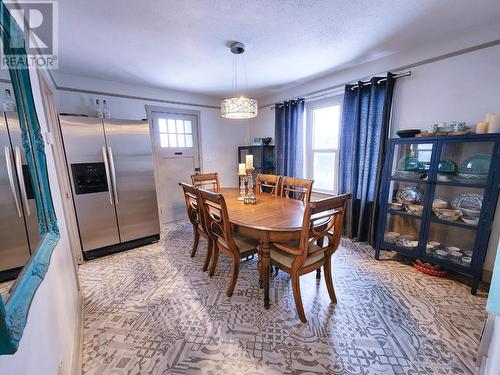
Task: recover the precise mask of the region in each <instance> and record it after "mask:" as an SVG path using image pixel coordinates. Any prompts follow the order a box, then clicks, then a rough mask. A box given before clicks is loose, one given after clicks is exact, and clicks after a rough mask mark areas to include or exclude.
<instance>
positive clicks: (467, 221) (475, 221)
mask: <svg viewBox="0 0 500 375" xmlns="http://www.w3.org/2000/svg"><path fill="white" fill-rule="evenodd" d="M462 221H463V222H464V223H465V224H469V225H478V224H479V218H475V219H469V218H467V217H464V216H462Z"/></svg>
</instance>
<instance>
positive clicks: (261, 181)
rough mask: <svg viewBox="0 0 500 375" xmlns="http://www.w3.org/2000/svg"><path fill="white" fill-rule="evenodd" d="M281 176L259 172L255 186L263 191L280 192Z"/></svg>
mask: <svg viewBox="0 0 500 375" xmlns="http://www.w3.org/2000/svg"><path fill="white" fill-rule="evenodd" d="M279 183H280V176H276V175H274V174H264V173H259V174H257V177H256V178H255V186H256V188H257V190H258V191H260V192H261V193H270V194H278V192H279Z"/></svg>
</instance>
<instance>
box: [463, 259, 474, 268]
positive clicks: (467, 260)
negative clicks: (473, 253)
mask: <svg viewBox="0 0 500 375" xmlns="http://www.w3.org/2000/svg"><path fill="white" fill-rule="evenodd" d="M471 262H472V258H471V257H462V263H464V264H465V265H467V266H469V265H470V264H471Z"/></svg>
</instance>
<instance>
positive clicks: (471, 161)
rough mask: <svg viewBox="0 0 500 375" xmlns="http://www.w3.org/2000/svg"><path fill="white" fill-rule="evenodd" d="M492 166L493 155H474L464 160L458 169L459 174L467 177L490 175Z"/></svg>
mask: <svg viewBox="0 0 500 375" xmlns="http://www.w3.org/2000/svg"><path fill="white" fill-rule="evenodd" d="M490 164H491V155H489V154H481V153H478V154H474V155H472V156H471V157H469V158H467V159H464V160H463V161H462V162H461V163H460V166H459V167H458V172H459V173H463V174H466V175H488V172H489V170H490Z"/></svg>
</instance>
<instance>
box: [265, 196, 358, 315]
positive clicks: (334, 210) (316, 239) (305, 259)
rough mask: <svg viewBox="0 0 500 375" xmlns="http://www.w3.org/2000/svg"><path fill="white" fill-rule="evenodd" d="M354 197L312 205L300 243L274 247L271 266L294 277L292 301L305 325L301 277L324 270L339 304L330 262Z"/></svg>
mask: <svg viewBox="0 0 500 375" xmlns="http://www.w3.org/2000/svg"><path fill="white" fill-rule="evenodd" d="M349 199H351V194H344V195H339V196H336V197H333V198H327V199H322V200H319V201H316V202H310V203H308V204H307V207H306V209H305V212H304V219H303V223H302V231H301V235H300V240H299V241H295V242H288V243H272V245H271V254H270V256H271V265H273V266H275V267H278V268H279V269H280V270H282V271H284V272H287V273H289V274H290V276H291V280H292V289H293V297H294V299H295V305H296V307H297V312H298V315H299V318H300V320H301V321H302V322H306V316H305V313H304V307H303V306H302V298H301V295H300V282H299V277H300V276H301V275H304V274H307V273H309V272H313V271H316V270H317V269H320V268H321V267H323V270H324V274H325V282H326V287H327V289H328V294H329V296H330V299H331V300H332V302H334V303H335V302H336V301H337V299H336V296H335V291H334V288H333V279H332V272H331V258H332V255H333V253H334V252H335V251H336V250H337V248H338V246H339V243H340V236H341V232H342V222H343V219H344V212H345V209H346V205H347V201H348V200H349Z"/></svg>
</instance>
